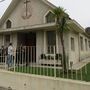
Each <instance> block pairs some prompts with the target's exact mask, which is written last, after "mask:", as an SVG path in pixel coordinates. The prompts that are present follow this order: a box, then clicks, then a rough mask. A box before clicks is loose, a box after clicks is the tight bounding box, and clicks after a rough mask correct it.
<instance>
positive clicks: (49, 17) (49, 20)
mask: <svg viewBox="0 0 90 90" xmlns="http://www.w3.org/2000/svg"><path fill="white" fill-rule="evenodd" d="M52 22H55V17H54V14H53V13H52V12H50V11H49V13H48V14H47V15H46V23H52Z"/></svg>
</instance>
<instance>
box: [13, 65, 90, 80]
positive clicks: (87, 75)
mask: <svg viewBox="0 0 90 90" xmlns="http://www.w3.org/2000/svg"><path fill="white" fill-rule="evenodd" d="M15 71H16V72H21V73H29V74H36V75H43V76H51V77H54V76H56V77H58V78H59V77H60V78H68V79H74V80H83V81H90V63H89V64H87V65H86V66H84V67H83V68H82V69H80V70H68V71H67V73H64V72H63V70H62V69H54V68H48V67H30V66H27V67H25V66H19V67H16V68H15Z"/></svg>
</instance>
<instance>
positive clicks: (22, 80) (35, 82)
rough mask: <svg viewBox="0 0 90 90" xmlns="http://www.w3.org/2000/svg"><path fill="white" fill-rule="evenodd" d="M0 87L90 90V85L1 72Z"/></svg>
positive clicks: (35, 89)
mask: <svg viewBox="0 0 90 90" xmlns="http://www.w3.org/2000/svg"><path fill="white" fill-rule="evenodd" d="M0 86H2V87H11V88H12V89H13V90H90V83H88V82H81V81H73V80H64V79H60V78H50V77H44V76H35V75H29V74H20V73H12V72H7V71H1V70H0Z"/></svg>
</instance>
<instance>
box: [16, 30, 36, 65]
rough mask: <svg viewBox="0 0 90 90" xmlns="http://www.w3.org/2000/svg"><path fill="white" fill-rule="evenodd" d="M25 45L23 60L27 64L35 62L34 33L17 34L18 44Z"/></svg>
mask: <svg viewBox="0 0 90 90" xmlns="http://www.w3.org/2000/svg"><path fill="white" fill-rule="evenodd" d="M20 45H22V46H25V47H26V48H25V61H26V63H27V64H29V63H30V62H31V63H35V62H36V33H35V32H28V33H20V34H18V46H20Z"/></svg>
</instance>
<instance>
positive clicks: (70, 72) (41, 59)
mask: <svg viewBox="0 0 90 90" xmlns="http://www.w3.org/2000/svg"><path fill="white" fill-rule="evenodd" d="M36 49H37V48H36V47H35V46H21V47H17V48H16V50H15V51H14V55H13V56H12V61H11V62H8V55H6V54H4V53H3V52H2V53H1V54H0V69H5V70H8V71H14V72H20V73H28V74H35V75H42V76H49V77H55V78H56V77H57V78H66V79H73V80H84V81H90V77H89V76H90V71H89V69H90V65H89V64H86V65H85V66H84V67H82V68H80V69H78V70H77V69H73V68H72V67H69V63H68V62H69V61H68V58H67V55H66V58H65V63H63V55H62V54H61V53H56V48H55V46H49V47H48V48H47V52H46V53H45V52H42V53H41V54H40V55H39V56H37V54H36ZM37 57H38V58H37ZM64 64H66V69H65V68H64Z"/></svg>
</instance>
